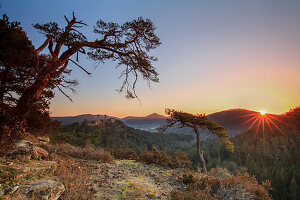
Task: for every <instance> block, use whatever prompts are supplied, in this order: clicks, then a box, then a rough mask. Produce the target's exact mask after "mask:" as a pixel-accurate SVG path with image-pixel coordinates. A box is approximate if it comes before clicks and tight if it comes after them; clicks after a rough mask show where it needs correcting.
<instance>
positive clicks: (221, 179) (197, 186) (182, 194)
mask: <svg viewBox="0 0 300 200" xmlns="http://www.w3.org/2000/svg"><path fill="white" fill-rule="evenodd" d="M223 173H225V176H223V175H222V176H221V174H223ZM213 174H214V175H212V176H207V175H203V174H202V175H201V174H195V173H188V174H184V175H183V176H182V177H179V179H178V180H179V181H181V182H182V183H184V184H186V185H187V186H188V187H187V188H188V189H187V190H186V191H178V190H174V191H173V192H172V194H171V197H172V200H185V199H200V200H201V199H203V200H207V199H237V200H243V199H253V200H255V199H257V200H271V197H270V196H269V194H268V191H269V190H270V189H271V187H270V186H271V183H270V181H266V182H263V183H262V184H261V185H260V184H258V182H257V180H256V179H255V177H253V176H250V175H249V174H247V173H244V174H238V175H237V176H232V175H230V174H229V173H228V171H227V170H224V169H216V170H214V171H213ZM215 175H216V176H215Z"/></svg>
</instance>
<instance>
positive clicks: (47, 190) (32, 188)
mask: <svg viewBox="0 0 300 200" xmlns="http://www.w3.org/2000/svg"><path fill="white" fill-rule="evenodd" d="M64 191H65V187H64V185H63V184H62V183H61V182H60V181H59V179H58V178H56V177H52V178H51V179H45V180H39V181H36V182H32V183H30V184H26V185H21V186H19V189H18V195H20V196H21V198H22V199H24V200H25V199H45V200H46V199H47V200H56V199H58V198H59V197H60V196H61V195H62V193H63V192H64Z"/></svg>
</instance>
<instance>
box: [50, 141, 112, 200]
mask: <svg viewBox="0 0 300 200" xmlns="http://www.w3.org/2000/svg"><path fill="white" fill-rule="evenodd" d="M45 147H46V146H45ZM47 150H48V151H49V152H50V159H51V160H55V161H57V162H58V168H57V170H56V171H55V175H56V176H58V177H59V178H60V179H61V181H62V182H63V184H64V186H65V192H64V193H63V194H62V196H61V199H91V198H92V197H93V195H94V191H93V190H91V189H90V184H91V182H92V181H91V179H90V175H89V171H91V169H89V166H88V164H87V162H88V161H86V160H95V161H100V162H106V163H111V162H112V161H113V157H112V155H111V154H110V153H109V152H107V151H105V150H103V149H97V148H95V147H94V146H92V145H87V146H85V147H84V148H80V147H75V146H72V145H70V144H56V145H53V146H52V145H47ZM82 159H83V160H82Z"/></svg>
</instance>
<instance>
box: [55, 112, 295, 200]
mask: <svg viewBox="0 0 300 200" xmlns="http://www.w3.org/2000/svg"><path fill="white" fill-rule="evenodd" d="M299 113H300V112H299V108H298V109H296V110H293V111H292V112H290V113H287V114H286V115H284V116H282V117H281V118H280V120H282V123H277V124H278V128H279V129H280V131H279V130H278V129H277V130H276V129H273V130H271V129H269V128H268V127H265V129H264V132H263V131H262V129H261V128H260V129H258V131H256V130H257V127H254V128H253V129H250V130H248V131H246V132H244V133H242V134H240V135H237V136H236V137H234V138H232V139H231V140H232V142H233V143H234V145H235V153H230V152H228V151H226V150H225V148H224V146H223V145H221V144H220V142H219V141H218V140H207V141H202V142H201V148H202V149H203V151H204V157H205V159H206V162H207V168H208V170H210V169H212V168H215V167H225V168H227V169H228V170H229V171H231V172H232V173H234V174H237V173H238V172H246V171H247V172H248V173H250V174H251V175H254V176H255V177H256V178H257V180H258V181H259V182H260V183H262V182H263V181H265V180H267V179H269V180H270V181H271V186H272V188H273V189H272V190H271V191H270V194H271V195H272V197H273V198H274V199H286V200H288V199H295V200H296V199H300V192H299V191H300V186H299V185H300V154H299V144H300V124H299V122H300V120H299V119H300V117H299V116H300V115H299ZM53 141H54V142H68V143H70V144H72V145H76V146H84V145H85V144H86V143H92V144H94V145H96V146H100V147H104V148H112V149H122V148H130V149H133V150H134V151H135V152H136V153H137V154H141V153H142V152H143V151H144V150H147V151H150V150H151V149H152V147H153V146H155V147H157V149H159V150H163V148H167V152H168V153H169V154H171V153H173V152H184V153H187V154H188V156H189V158H190V160H191V161H192V163H193V167H194V168H195V169H197V168H198V167H199V166H198V164H197V163H198V157H197V154H196V146H195V141H194V137H193V136H191V135H180V134H162V133H150V132H147V131H141V130H137V129H134V128H130V127H127V126H126V125H125V124H124V123H123V122H121V121H118V120H116V121H115V122H114V123H112V122H110V121H108V122H107V123H106V125H105V127H103V128H99V127H97V126H90V125H89V123H88V122H87V121H86V122H84V123H82V124H72V125H68V126H64V127H61V129H60V130H59V132H58V133H57V135H56V136H55V137H54V138H53Z"/></svg>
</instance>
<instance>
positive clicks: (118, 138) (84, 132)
mask: <svg viewBox="0 0 300 200" xmlns="http://www.w3.org/2000/svg"><path fill="white" fill-rule="evenodd" d="M52 140H53V141H54V142H67V143H70V144H72V145H75V146H84V145H85V144H86V143H91V144H94V145H95V146H99V147H104V148H113V149H120V148H130V149H133V150H134V151H136V152H137V153H138V154H140V153H141V152H143V151H144V150H152V147H153V146H155V147H157V148H158V149H160V150H162V149H164V148H167V149H168V152H178V149H185V148H183V147H188V146H190V143H192V141H193V140H194V137H193V136H191V135H181V134H163V133H150V132H147V131H142V130H138V129H134V128H131V127H128V126H126V125H125V124H124V123H123V122H121V121H119V120H115V121H114V122H111V121H107V122H106V124H105V126H104V127H98V126H91V125H90V124H89V122H88V121H84V122H83V123H81V124H79V123H74V124H71V125H67V126H63V127H61V128H60V129H59V131H58V132H57V134H56V135H55V136H54V137H53V138H52Z"/></svg>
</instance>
